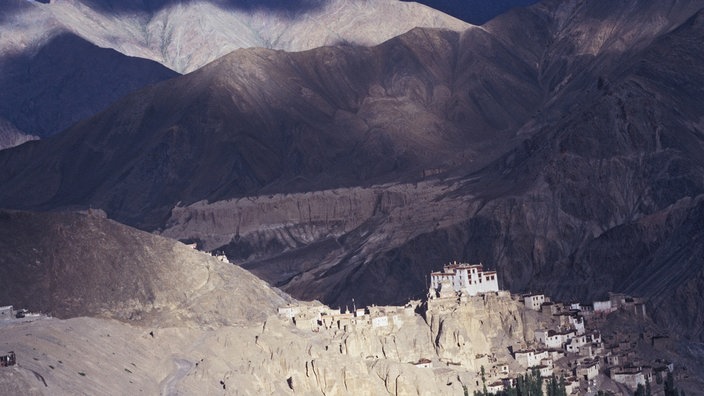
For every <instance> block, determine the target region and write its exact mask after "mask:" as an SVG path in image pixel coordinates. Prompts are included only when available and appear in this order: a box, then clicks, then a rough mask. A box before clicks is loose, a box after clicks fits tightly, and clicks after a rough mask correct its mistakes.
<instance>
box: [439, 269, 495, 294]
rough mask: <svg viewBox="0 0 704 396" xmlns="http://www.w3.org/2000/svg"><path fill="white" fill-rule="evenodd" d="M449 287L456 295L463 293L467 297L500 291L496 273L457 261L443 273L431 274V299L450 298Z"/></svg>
mask: <svg viewBox="0 0 704 396" xmlns="http://www.w3.org/2000/svg"><path fill="white" fill-rule="evenodd" d="M448 285H449V286H451V290H452V291H454V293H455V294H456V293H462V295H466V296H476V295H477V294H480V293H489V292H498V291H499V279H498V276H497V274H496V271H485V270H484V266H483V265H482V264H467V263H458V262H456V261H455V262H454V263H451V264H447V265H445V266H444V267H443V271H442V272H433V273H431V274H430V293H429V294H430V295H431V297H438V296H442V297H445V296H448V293H447V292H448V290H447V289H448Z"/></svg>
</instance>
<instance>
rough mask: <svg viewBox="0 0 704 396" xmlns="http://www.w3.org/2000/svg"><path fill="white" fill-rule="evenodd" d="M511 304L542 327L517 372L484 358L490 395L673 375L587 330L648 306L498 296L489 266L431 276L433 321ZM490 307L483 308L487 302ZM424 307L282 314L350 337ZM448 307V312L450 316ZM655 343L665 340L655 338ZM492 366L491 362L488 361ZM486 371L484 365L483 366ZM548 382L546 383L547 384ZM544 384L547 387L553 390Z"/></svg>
mask: <svg viewBox="0 0 704 396" xmlns="http://www.w3.org/2000/svg"><path fill="white" fill-rule="evenodd" d="M487 298H489V299H494V298H496V299H502V298H508V299H513V300H517V301H520V302H522V303H523V305H524V307H525V309H526V312H530V311H535V312H536V314H534V315H538V317H539V318H540V319H539V323H542V325H543V326H542V327H541V328H538V329H536V330H535V331H534V339H533V341H532V342H529V343H528V344H524V345H523V346H522V347H521V349H518V350H513V349H512V348H511V355H512V356H513V359H514V362H511V364H508V363H505V362H500V361H497V360H496V357H495V356H477V361H478V362H480V363H481V367H486V368H487V369H488V370H487V373H486V374H487V377H488V379H489V381H488V382H487V383H486V387H487V391H488V392H491V393H498V392H502V391H504V390H506V389H507V388H509V387H513V386H515V385H516V378H517V375H516V374H513V373H512V372H511V371H512V370H511V367H514V368H518V367H520V369H517V370H515V371H516V372H521V371H522V372H526V371H528V372H537V373H540V376H541V377H543V378H546V379H547V378H551V377H553V376H557V377H562V378H563V381H564V384H565V387H566V390H567V394H572V393H578V392H580V388H582V389H583V388H584V387H585V386H586V388H587V389H589V386H590V384H594V383H595V382H594V381H595V379H596V378H597V377H598V376H599V375H600V374H602V373H603V374H606V375H608V376H609V377H610V378H611V380H613V381H615V382H618V383H621V384H624V385H626V386H628V387H630V388H631V389H635V388H636V387H637V386H638V385H639V384H645V383H646V381H650V380H651V379H652V378H653V377H654V376H656V375H657V376H660V377H663V376H665V375H666V373H667V371H672V370H673V367H672V365H671V364H669V363H667V362H663V363H662V364H660V365H658V366H657V367H652V366H648V365H645V364H642V362H638V361H637V359H636V356H637V353H636V352H635V351H634V350H633V345H632V343H628V342H615V343H612V344H609V343H606V342H605V340H603V339H602V335H601V334H600V332H599V331H598V330H595V329H594V328H593V327H592V330H588V328H587V327H586V326H585V319H586V320H588V321H590V323H592V324H593V323H598V322H599V321H600V320H602V319H604V318H605V317H606V316H607V315H608V314H610V313H612V312H614V311H616V310H625V311H628V312H631V313H633V314H634V315H636V316H640V317H646V309H645V301H643V300H641V299H636V298H632V297H630V296H627V295H624V294H618V293H611V294H610V295H609V298H608V299H604V300H598V301H594V302H593V303H590V304H579V303H574V304H563V303H557V302H553V301H551V300H550V298H549V297H547V296H545V295H544V294H526V295H523V296H512V295H511V294H510V293H509V292H507V291H501V290H500V289H499V279H498V274H497V273H496V271H488V270H485V269H484V266H483V265H482V264H468V263H458V262H452V263H449V264H447V265H445V266H444V267H443V269H442V271H437V272H432V273H431V274H430V286H429V290H428V302H427V312H426V315H431V313H438V312H439V313H442V312H443V311H444V310H447V309H450V310H451V309H455V307H456V306H457V304H468V305H473V304H477V305H478V306H479V305H483V304H480V303H481V301H479V300H482V301H484V300H485V299H487ZM483 299H484V300H483ZM419 306H421V302H420V301H411V302H410V303H409V304H407V305H406V306H403V307H397V306H379V307H377V306H372V307H367V308H353V309H352V310H349V309H345V310H344V311H343V310H342V309H332V308H328V307H326V306H323V305H296V306H293V305H292V306H286V307H281V308H279V316H280V317H282V318H285V319H288V320H291V321H292V323H293V324H295V326H296V327H298V328H300V329H306V330H312V331H314V332H319V331H326V330H332V331H342V332H347V331H350V330H352V329H358V328H372V329H374V328H388V327H393V328H400V327H401V326H402V325H403V320H404V318H406V317H413V316H414V315H415V313H416V311H417V310H418V308H419ZM448 307H449V308H448ZM652 339H653V342H655V340H656V339H658V338H657V337H656V336H653V338H652ZM482 359H484V360H486V361H484V360H482ZM414 364H415V365H416V366H417V367H432V366H433V362H432V361H431V360H430V359H421V360H419V361H418V362H416V363H414ZM476 367H479V365H476ZM546 382H547V381H546ZM546 382H545V383H546Z"/></svg>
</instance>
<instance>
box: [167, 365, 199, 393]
mask: <svg viewBox="0 0 704 396" xmlns="http://www.w3.org/2000/svg"><path fill="white" fill-rule="evenodd" d="M173 361H174V363H176V370H174V371H172V372H171V374H169V376H168V377H166V378H165V379H164V380H163V381H162V382H161V395H162V396H171V395H178V392H177V391H176V386H177V385H178V383H179V382H180V381H181V380H182V379H183V377H185V376H186V375H187V374H188V372H189V371H191V369H192V368H193V367H194V364H193V362H189V361H188V360H186V359H174V360H173Z"/></svg>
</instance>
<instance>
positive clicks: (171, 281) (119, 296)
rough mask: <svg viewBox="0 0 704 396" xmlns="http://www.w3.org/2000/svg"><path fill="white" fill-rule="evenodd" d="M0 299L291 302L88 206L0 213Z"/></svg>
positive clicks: (72, 312)
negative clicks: (60, 210) (85, 208)
mask: <svg viewBox="0 0 704 396" xmlns="http://www.w3.org/2000/svg"><path fill="white" fill-rule="evenodd" d="M0 249H2V252H3V254H2V256H1V257H0V279H2V283H1V287H0V300H1V301H4V302H7V303H10V304H14V305H15V306H17V307H26V308H28V309H30V310H31V311H34V312H43V313H49V314H51V315H53V316H56V317H59V318H70V317H76V316H97V317H109V318H116V319H120V320H128V321H135V322H141V323H159V324H160V325H161V326H169V325H175V324H181V323H192V324H193V325H196V326H206V327H207V326H217V325H222V324H238V323H246V322H248V321H250V320H264V319H265V318H266V317H267V316H268V315H271V314H274V313H276V308H277V307H278V306H281V305H283V304H285V303H286V302H288V301H290V298H289V297H287V296H285V295H284V294H283V293H278V292H276V291H274V290H273V289H271V288H270V287H269V286H268V285H267V284H266V283H265V282H263V281H262V280H260V279H258V278H256V277H255V276H253V275H251V274H250V273H248V272H246V271H244V270H242V269H240V268H238V267H236V266H232V265H229V264H226V263H223V262H220V261H219V260H218V259H216V258H214V257H212V256H210V255H209V254H204V253H201V252H198V251H195V250H193V249H192V248H190V247H188V246H185V245H183V244H181V243H178V242H175V241H173V240H170V239H166V238H162V237H159V236H155V235H151V234H148V233H145V232H143V231H138V230H135V229H132V228H130V227H126V226H124V225H121V224H119V223H116V222H114V221H111V220H108V219H106V218H104V214H103V215H102V216H101V215H100V213H97V212H95V211H91V212H88V213H87V214H85V213H84V214H81V213H72V212H65V213H31V212H8V211H2V212H0Z"/></svg>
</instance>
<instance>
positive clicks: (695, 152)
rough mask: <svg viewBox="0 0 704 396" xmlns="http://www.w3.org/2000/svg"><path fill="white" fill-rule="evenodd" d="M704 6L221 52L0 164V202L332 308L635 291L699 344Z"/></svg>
mask: <svg viewBox="0 0 704 396" xmlns="http://www.w3.org/2000/svg"><path fill="white" fill-rule="evenodd" d="M703 7H704V2H702V1H686V2H680V1H668V2H663V1H646V0H642V1H636V0H632V1H628V2H607V3H605V2H599V1H586V2H562V1H547V2H543V3H541V4H538V5H536V6H533V7H531V8H529V9H526V10H519V11H514V12H511V13H509V14H507V15H505V16H502V17H500V18H497V19H495V20H493V21H491V22H490V23H488V24H487V25H485V26H483V27H481V28H472V29H469V30H467V31H465V32H463V33H461V34H460V33H455V32H450V31H440V30H427V29H416V30H414V31H412V32H409V33H408V34H405V35H402V36H399V37H398V38H395V39H392V40H390V41H388V42H386V43H384V44H382V45H379V46H377V47H372V48H364V47H355V46H347V45H341V46H335V47H326V48H321V49H316V50H311V51H306V52H300V53H284V52H279V51H270V50H262V49H258V50H240V51H236V52H234V53H232V54H230V55H228V56H226V57H223V58H221V59H219V60H218V61H216V62H213V63H212V64H210V65H208V66H207V67H205V68H203V69H200V70H198V71H197V72H194V73H192V74H190V75H187V76H183V77H179V78H177V79H174V80H171V81H168V82H165V83H162V84H159V85H156V86H153V87H150V88H148V89H146V90H143V91H141V92H139V93H137V94H134V95H131V96H129V97H127V98H125V99H124V100H122V101H121V102H120V103H118V104H116V105H115V106H113V107H112V108H110V109H109V110H107V111H106V112H104V113H102V114H100V115H99V116H97V117H95V118H93V119H91V120H89V121H86V122H84V123H82V124H80V125H77V126H76V127H74V128H72V129H70V130H69V131H67V132H66V133H64V134H62V135H61V136H57V137H56V138H53V139H49V140H46V141H41V142H33V143H30V144H25V145H23V146H21V147H19V148H17V149H13V150H9V151H5V152H2V153H0V166H2V167H3V169H6V170H7V171H6V172H5V173H4V174H3V175H1V176H0V184H1V185H2V189H0V204H1V205H4V206H8V207H15V208H33V209H48V208H56V207H67V206H86V205H93V206H95V207H100V208H103V209H105V210H106V211H107V212H108V214H109V215H110V216H111V217H114V218H116V219H118V220H120V221H124V222H127V223H129V224H133V225H139V226H140V227H142V228H145V229H152V230H153V229H157V228H158V229H161V232H163V233H164V234H165V235H169V236H172V237H176V238H180V239H189V240H195V241H198V242H199V243H200V244H201V245H202V246H204V247H206V248H208V249H222V250H225V251H226V252H227V253H228V254H229V255H230V256H231V257H232V258H233V259H236V260H237V261H238V262H240V263H242V264H243V266H245V267H247V268H250V269H252V270H253V271H255V272H256V273H257V274H259V275H260V276H262V277H264V278H265V279H267V280H269V281H271V282H272V283H274V284H276V285H278V286H280V287H282V288H283V289H284V290H286V291H289V292H290V293H292V294H293V295H295V296H297V297H301V298H320V299H322V300H323V301H324V302H328V303H332V304H347V303H349V302H350V301H351V299H352V298H354V299H355V301H357V302H359V303H386V302H402V301H403V300H405V299H406V298H408V297H409V296H412V295H422V294H424V293H425V290H426V287H427V284H426V280H425V275H426V274H427V273H428V271H430V270H432V269H437V268H438V267H440V266H441V265H442V263H443V261H446V260H451V259H460V258H461V259H466V260H471V261H483V262H484V263H485V264H487V265H488V266H490V267H492V268H498V269H499V271H500V273H501V274H502V279H503V281H502V282H503V286H504V287H507V288H510V289H511V290H513V291H522V290H528V289H532V290H544V291H545V292H547V293H549V294H551V295H557V296H558V297H561V298H565V299H572V298H580V299H591V298H597V297H599V296H600V295H601V294H603V293H605V292H607V291H629V292H632V293H637V294H639V295H642V296H647V297H650V298H651V301H653V305H652V306H651V312H652V313H653V314H654V315H655V316H656V317H657V318H659V319H661V320H672V319H673V318H674V320H676V321H677V323H679V324H680V325H681V326H680V327H679V330H680V331H683V332H688V335H690V336H693V337H695V338H700V337H701V332H700V331H701V329H699V330H697V327H696V326H697V325H696V323H698V322H696V321H694V320H696V318H700V317H701V316H702V312H704V311H702V310H701V308H700V306H701V304H700V303H699V302H700V301H701V297H702V296H701V294H700V293H699V292H698V291H697V290H699V286H700V285H701V276H702V275H701V268H702V265H701V264H702V261H701V260H702V259H701V257H702V256H701V254H700V252H699V250H698V249H699V248H698V246H699V245H698V244H697V241H699V240H700V239H701V230H702V228H701V227H699V225H700V224H701V199H702V198H701V197H702V194H703V193H704V164H703V163H702V162H703V161H704V160H703V158H704V155H702V154H704V153H703V152H702V149H703V147H704V146H703V145H702V124H701V119H702V116H703V115H704V114H702V113H704V110H702V109H704V106H703V103H702V101H703V100H704V97H702V95H701V93H700V92H699V89H698V88H699V87H700V86H701V85H702V82H704V69H703V68H702V67H701V65H702V64H704V62H702V61H703V60H704V59H702V55H701V54H702V53H704V52H703V51H702V44H701V43H702V42H704V41H702V35H703V34H704V25H703V24H702V20H703V14H702V12H701V11H700V9H702V8H703ZM201 200H207V201H209V202H210V203H208V202H198V201H201ZM660 301H677V302H678V304H680V305H678V306H680V307H684V308H682V309H678V310H670V309H664V308H663V306H662V304H660V303H659V302H660Z"/></svg>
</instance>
